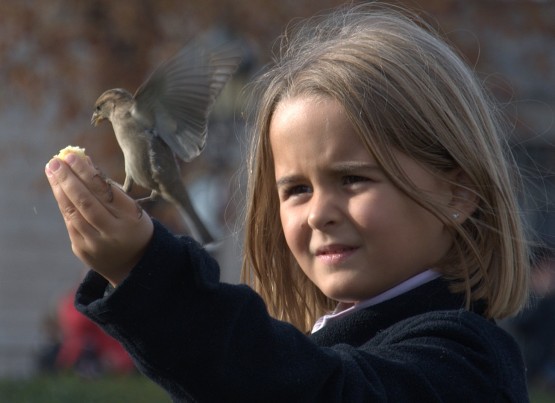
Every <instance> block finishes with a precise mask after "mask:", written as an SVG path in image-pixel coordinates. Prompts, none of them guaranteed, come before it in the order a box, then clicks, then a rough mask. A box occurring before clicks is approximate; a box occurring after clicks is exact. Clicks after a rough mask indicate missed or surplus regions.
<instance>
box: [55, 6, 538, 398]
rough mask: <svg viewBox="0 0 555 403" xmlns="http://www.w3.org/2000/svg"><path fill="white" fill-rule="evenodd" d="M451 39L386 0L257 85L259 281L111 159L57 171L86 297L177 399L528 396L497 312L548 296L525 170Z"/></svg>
mask: <svg viewBox="0 0 555 403" xmlns="http://www.w3.org/2000/svg"><path fill="white" fill-rule="evenodd" d="M430 32H431V30H430V29H429V28H427V27H425V24H424V23H423V22H422V21H419V20H417V19H416V17H410V18H409V17H407V16H405V15H404V14H401V13H399V12H398V11H396V10H394V9H391V8H385V7H377V6H368V5H367V6H357V7H353V8H351V9H350V10H339V11H336V12H334V13H332V14H331V15H328V16H325V17H323V18H319V19H315V20H310V21H308V22H306V23H305V24H303V25H301V26H300V27H299V28H298V29H297V30H296V31H295V32H294V33H293V34H288V35H287V36H285V37H284V42H283V44H282V45H283V46H282V47H283V50H282V54H281V57H280V58H279V60H278V61H277V62H276V64H275V65H274V66H273V67H272V68H271V69H269V70H268V71H267V72H266V73H265V74H263V75H262V76H261V77H260V79H259V80H258V81H257V82H256V84H257V87H256V89H255V91H254V93H255V94H258V95H259V96H258V98H256V102H257V107H258V110H257V113H256V115H255V119H254V121H253V132H254V137H253V142H252V149H251V157H250V160H249V166H248V173H249V189H248V195H247V201H248V206H247V216H246V227H245V230H246V239H245V257H244V267H243V270H244V271H243V274H244V280H245V281H246V282H247V283H249V284H250V285H251V286H253V287H254V289H255V290H256V291H257V292H258V293H256V292H254V291H253V290H252V289H251V288H249V287H248V286H246V285H228V284H223V283H220V282H219V281H218V268H217V264H216V262H215V261H214V260H213V259H212V258H211V257H210V256H209V255H208V254H207V253H206V252H205V251H204V250H203V249H202V247H201V246H199V245H198V244H197V243H196V242H194V241H193V240H192V239H190V238H188V237H176V236H174V235H172V234H170V233H169V232H168V231H167V230H166V229H164V228H163V227H162V226H161V225H160V224H159V223H157V222H155V221H153V220H151V219H150V218H149V217H148V216H147V215H146V214H144V213H142V211H141V210H140V208H139V209H138V208H137V205H136V203H135V202H134V201H133V200H132V199H130V198H129V197H128V196H127V195H125V194H124V193H123V192H122V191H121V190H120V189H119V188H117V187H116V186H111V185H110V183H109V182H106V181H105V180H104V179H102V178H103V176H102V175H101V174H99V172H98V171H97V170H96V169H95V168H94V166H93V164H92V163H91V161H90V160H84V159H81V158H79V157H77V156H75V155H69V156H68V157H67V158H66V159H65V161H61V160H59V159H53V160H51V161H50V162H49V163H48V165H47V167H46V174H47V176H48V179H49V181H50V184H51V186H52V189H53V192H54V195H55V197H56V200H57V202H58V204H59V207H60V210H61V212H62V215H63V216H64V219H65V222H66V225H67V229H68V232H69V236H70V239H71V242H72V247H73V251H74V252H75V253H76V255H77V256H78V257H79V258H81V259H82V260H83V262H84V263H85V264H87V265H89V266H90V267H91V268H92V271H91V272H90V273H89V274H88V276H87V278H86V279H85V280H84V282H83V284H82V285H81V287H80V289H79V291H78V292H77V296H76V305H77V307H78V309H80V310H81V311H82V312H83V313H85V314H86V315H87V316H89V317H90V318H91V319H93V320H94V321H96V322H97V323H99V324H100V325H101V326H102V327H103V328H104V329H105V330H106V331H107V332H108V333H110V334H111V335H112V336H114V337H115V338H116V339H118V340H119V341H120V342H121V343H122V344H123V345H124V346H125V347H126V348H127V350H128V351H129V352H130V353H131V355H132V356H133V357H134V359H135V360H136V363H137V365H138V367H139V368H140V370H141V371H143V372H144V373H145V374H146V375H148V376H149V377H150V378H151V379H153V380H154V381H155V382H157V383H159V384H160V385H161V386H162V387H164V388H165V389H166V390H167V391H168V393H169V394H170V395H171V396H172V397H173V399H174V400H175V401H192V400H197V401H201V402H230V401H241V402H246V401H254V402H261V401H279V402H324V401H326V402H327V401H345V402H347V401H348V402H362V401H372V402H381V401H384V402H385V401H390V402H438V401H446V402H455V401H464V402H501V401H511V402H523V401H528V397H527V390H526V382H525V376H524V367H523V364H522V359H521V356H520V352H519V349H518V347H517V345H516V344H515V342H514V341H513V339H512V338H511V337H510V336H509V335H508V334H506V333H505V332H504V331H503V330H501V329H500V328H499V327H497V326H496V324H495V319H498V318H503V317H506V316H508V315H511V314H514V313H516V312H517V311H518V310H519V309H520V307H521V306H522V305H523V303H524V300H525V296H526V287H527V253H526V249H525V240H524V235H523V229H522V225H521V222H520V214H519V213H518V207H517V203H516V200H515V199H516V197H515V194H514V192H515V187H514V185H515V184H514V183H513V181H512V179H511V178H512V177H513V173H512V172H511V168H510V166H511V165H512V161H511V160H510V159H508V157H507V156H506V150H505V146H504V143H503V140H502V138H501V137H502V133H500V132H499V130H500V125H499V123H498V122H497V121H496V120H495V119H494V116H495V113H494V108H493V107H492V106H491V104H490V101H489V100H488V98H487V97H486V95H485V94H484V92H483V90H482V88H481V87H480V85H479V84H478V83H477V80H476V79H475V77H474V76H473V75H472V73H471V72H470V71H469V69H468V68H467V67H466V66H465V64H464V63H463V62H462V61H461V60H460V58H459V57H457V55H456V54H455V53H454V52H453V51H452V50H451V49H450V48H449V47H448V46H447V45H446V44H445V43H444V42H442V41H441V40H440V39H438V37H437V36H435V35H434V34H432V33H430ZM109 284H111V285H112V286H113V287H115V288H113V289H112V288H111V287H107V286H108V285H109ZM107 290H108V291H107ZM260 296H261V297H262V298H260ZM268 311H269V313H268ZM311 329H312V330H311ZM309 332H311V334H310V335H307V333H309Z"/></svg>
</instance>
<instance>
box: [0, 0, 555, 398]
mask: <svg viewBox="0 0 555 403" xmlns="http://www.w3.org/2000/svg"><path fill="white" fill-rule="evenodd" d="M343 3H344V1H338V0H319V1H309V0H281V1H275V0H258V1H255V0H187V1H178V0H175V1H172V0H122V1H117V2H116V1H110V0H85V1H71V0H42V1H32V0H3V1H2V2H0V144H1V145H0V183H1V185H2V191H1V192H2V193H1V195H2V196H1V198H0V217H1V221H0V222H1V224H0V252H1V253H0V379H28V378H29V377H31V376H33V375H36V374H39V373H42V372H44V371H49V370H52V369H53V367H56V366H58V367H59V366H62V367H63V368H64V369H65V370H67V369H75V367H76V366H77V365H81V366H82V367H83V368H84V369H83V368H81V371H82V373H85V374H89V373H95V371H97V372H99V371H100V372H102V371H106V370H107V368H108V369H109V370H113V371H114V372H118V371H119V372H126V371H128V367H127V363H126V359H125V357H122V356H121V355H118V354H120V353H119V352H117V351H116V352H114V351H112V350H111V347H109V346H104V347H105V350H106V351H108V353H107V354H108V355H107V357H108V358H102V359H101V360H100V364H99V363H98V362H93V364H90V363H88V364H87V361H86V360H84V359H83V357H84V356H86V354H85V353H83V351H86V350H87V348H89V350H90V348H91V346H90V345H89V344H90V343H89V344H87V343H85V342H83V341H82V340H81V342H76V343H77V344H75V345H73V347H72V348H69V351H68V350H64V351H65V356H64V357H65V358H60V349H61V347H60V346H61V345H62V342H63V341H64V340H63V338H64V337H69V336H68V335H67V332H68V330H67V328H69V329H71V328H72V326H74V327H75V326H77V327H79V326H80V327H79V331H78V332H77V333H75V334H73V336H75V337H81V339H83V337H91V340H92V337H93V336H90V333H87V332H88V330H86V328H87V327H88V324H86V323H85V324H83V323H78V324H76V323H75V322H79V320H80V319H79V318H76V317H74V316H73V315H74V312H72V311H71V307H70V306H69V307H68V303H67V301H68V298H69V297H68V296H71V293H72V292H73V290H74V288H75V286H76V285H77V284H78V282H79V280H80V278H81V277H82V275H83V274H84V272H85V270H86V268H85V267H83V266H82V264H81V263H80V262H79V261H78V260H77V259H76V258H75V257H74V256H73V254H72V252H71V248H70V244H69V240H68V237H67V234H66V231H65V227H64V224H63V220H62V218H61V216H60V214H59V211H58V210H57V206H56V205H55V203H54V199H53V197H52V195H51V193H50V190H49V187H48V184H47V181H46V178H45V176H44V173H43V167H44V165H45V163H46V162H48V160H49V159H50V158H51V156H52V155H54V154H56V153H57V152H58V150H59V149H60V148H63V147H65V146H66V145H68V144H72V145H79V146H81V147H84V148H86V150H87V153H88V154H89V155H90V156H91V157H92V158H93V160H94V161H95V162H96V164H97V165H99V166H100V167H101V168H102V169H103V170H104V172H105V173H106V174H107V175H108V176H110V177H112V178H113V179H114V180H116V181H118V182H122V181H123V178H124V172H123V158H122V155H121V152H120V149H119V148H118V146H117V143H116V141H115V138H114V136H113V133H112V129H111V126H110V125H108V124H105V125H101V126H100V127H96V128H93V127H91V126H90V124H89V121H90V117H91V114H92V111H93V105H94V101H95V100H96V98H97V97H98V96H99V95H100V94H101V93H102V92H103V91H104V90H106V89H109V88H114V87H123V88H126V89H128V90H130V91H131V92H134V91H135V89H136V88H137V87H138V86H139V85H140V84H141V83H142V82H143V80H144V79H145V78H146V77H147V75H148V73H149V72H150V71H152V69H153V68H154V67H156V66H157V65H158V64H159V63H160V62H161V61H162V60H164V59H165V58H167V57H169V56H171V55H172V54H173V53H175V52H176V51H177V50H178V49H179V48H180V47H181V46H183V45H184V44H185V43H186V42H187V41H188V40H189V39H190V38H192V37H194V36H195V35H198V34H200V33H206V32H211V33H212V34H213V35H216V36H219V37H223V38H227V39H229V40H238V41H240V42H241V44H242V46H243V48H244V52H245V59H244V61H243V63H242V65H241V67H240V70H239V71H238V73H237V74H236V75H235V77H234V78H233V81H232V82H231V83H230V84H229V85H228V86H227V87H226V89H225V91H224V93H223V94H222V96H221V99H220V100H219V101H218V104H217V107H216V109H215V110H214V112H213V114H212V116H211V121H210V131H209V137H208V144H207V147H206V149H205V152H204V153H203V154H202V155H201V157H199V158H198V159H197V160H195V161H193V162H192V163H189V164H186V165H183V176H184V181H186V182H187V183H188V184H189V189H190V190H191V191H192V193H193V194H194V195H195V198H194V202H195V203H196V205H197V206H198V209H199V211H200V214H201V216H203V217H204V218H205V219H206V221H207V222H208V225H209V226H210V228H211V229H212V231H213V232H214V233H216V234H217V235H218V237H219V238H220V239H222V240H223V246H222V248H221V251H220V252H219V253H218V256H217V257H218V259H219V260H220V263H221V265H222V278H223V279H224V280H225V281H228V282H237V281H238V279H239V262H240V250H241V231H240V217H241V214H242V211H241V208H242V207H243V205H244V204H243V199H242V198H243V189H242V187H241V186H242V184H243V179H244V178H243V176H242V174H241V172H240V168H241V167H242V165H243V161H244V154H245V153H244V151H245V145H246V136H245V131H244V122H243V119H242V117H243V115H242V112H243V107H244V104H243V101H244V96H243V95H244V94H243V93H242V91H243V86H244V85H245V83H247V82H248V81H249V79H250V78H251V77H252V76H253V75H254V74H256V72H257V71H259V69H260V68H261V67H262V66H264V64H266V63H268V62H269V61H270V60H271V54H272V48H273V46H274V43H275V40H276V38H277V37H278V35H279V34H280V33H281V32H282V31H283V29H284V28H285V27H286V26H287V24H288V23H290V22H291V21H292V20H294V19H296V18H299V17H306V16H310V15H313V14H315V13H317V12H320V11H324V10H327V9H329V8H331V7H334V6H336V5H340V4H343ZM395 3H397V4H399V3H400V4H405V5H406V6H408V7H409V8H412V9H416V10H418V11H419V12H420V13H421V14H422V15H423V16H424V17H425V18H426V19H427V20H428V21H429V22H431V23H432V25H433V26H435V27H437V28H438V29H439V30H440V32H441V33H442V34H443V35H444V36H445V38H446V39H447V40H448V41H449V42H451V43H452V44H453V45H454V46H455V47H456V48H457V49H459V51H460V52H461V53H462V54H463V55H464V57H465V59H466V60H467V61H468V63H469V64H470V65H472V66H473V67H474V68H475V70H476V72H477V73H478V75H479V77H480V78H481V79H482V80H483V81H484V83H485V84H486V86H487V87H488V88H489V89H490V90H491V91H492V93H493V94H494V95H495V97H496V98H497V99H498V101H499V103H500V106H501V108H502V111H503V112H504V114H505V115H506V116H507V121H508V126H509V136H510V141H511V144H512V146H513V148H514V151H515V154H516V155H517V158H518V161H519V163H520V165H521V167H522V169H523V171H524V173H525V175H526V184H527V186H526V189H525V190H524V191H523V192H522V201H523V210H522V214H524V215H525V217H526V218H527V220H528V223H529V224H530V226H531V228H533V230H534V232H535V234H536V236H537V239H538V240H541V241H543V242H545V244H546V246H547V247H548V248H546V249H543V250H542V254H541V256H542V257H544V256H545V257H546V258H545V259H543V258H542V259H541V262H542V267H544V266H546V267H547V269H545V267H544V269H542V270H541V271H540V272H541V273H548V274H549V273H551V271H552V270H553V269H552V268H551V266H552V264H550V262H551V261H552V260H553V259H552V258H551V254H550V250H549V248H550V247H552V246H555V215H554V214H553V200H554V199H553V195H554V194H555V183H554V176H553V175H552V173H553V171H554V165H555V142H554V140H555V124H554V116H555V114H554V110H555V109H554V108H555V23H554V21H555V1H552V0H543V1H542V0H535V1H534V0H418V1H416V0H413V1H396V2H395ZM138 195H139V194H137V196H138ZM148 211H149V213H150V214H152V215H153V216H154V217H156V218H157V219H159V220H160V221H162V222H164V223H165V224H166V225H167V226H169V227H170V228H171V229H172V230H174V231H175V232H178V233H180V232H184V231H185V228H184V227H183V225H182V223H181V219H180V217H179V215H178V214H177V212H176V211H175V210H174V209H173V207H172V206H170V205H168V204H165V203H163V202H160V203H154V204H150V205H148ZM238 218H239V220H238ZM545 262H548V263H549V264H547V265H545V264H544V263H545ZM538 282H539V284H543V285H544V286H545V284H548V285H549V286H548V287H544V288H545V289H544V288H542V289H541V291H538V293H537V294H538V296H539V297H541V298H542V300H543V299H547V297H548V296H551V295H552V289H553V287H551V283H553V284H555V281H552V280H551V277H548V278H547V279H545V278H544V279H540V280H538ZM544 297H545V298H544ZM69 305H71V304H69ZM554 315H555V313H554ZM72 321H73V322H72ZM551 322H554V325H555V317H551ZM540 323H541V325H540V326H538V330H537V331H538V332H544V330H545V329H544V328H545V327H546V326H545V323H546V322H545V321H544V320H542V321H540ZM519 326H520V327H519ZM522 326H524V328H525V330H526V331H528V333H529V329H530V327H529V326H528V327H527V325H522V323H519V325H518V326H516V325H515V324H514V323H507V327H508V328H509V329H510V330H511V331H514V332H515V334H516V335H517V337H519V340H522V342H523V343H526V342H527V340H530V338H529V337H528V336H526V335H524V336H523V334H528V333H526V332H524V333H523V332H522V331H521V330H519V329H521V327H522ZM519 332H520V333H519ZM544 333H545V332H544ZM84 334H89V336H83V335H84ZM542 334H543V333H542ZM95 337H96V336H95ZM99 337H101V336H99ZM527 337H528V338H527ZM554 340H555V336H553V337H552V338H547V341H544V342H542V343H543V344H542V345H546V346H547V347H549V348H548V353H545V352H544V353H542V356H543V357H551V356H552V355H553V354H552V352H551V349H552V347H553V343H554ZM66 341H67V340H66ZM79 343H81V344H79ZM98 343H99V344H98V345H101V343H100V342H98ZM106 343H108V344H109V342H106ZM72 349H73V350H72ZM99 351H100V347H97V351H92V353H91V354H92V356H95V355H98V354H100V352H99ZM110 354H111V355H110ZM97 358H98V357H97ZM64 360H65V361H64ZM102 360H104V361H102ZM118 360H119V361H118ZM83 361H84V362H85V364H83V363H82V362H83ZM105 361H106V362H108V363H107V364H106V362H105ZM548 361H549V360H548ZM89 364H90V365H92V366H91V367H90V368H89V367H87V365H89ZM542 365H545V366H546V368H548V369H546V370H545V371H544V369H543V366H542ZM540 366H542V367H541V368H542V369H540V370H539V375H534V376H538V379H539V381H538V383H541V384H542V385H551V386H553V387H554V388H555V365H553V364H552V361H549V362H547V363H544V362H542V363H541V365H540ZM551 366H552V367H551ZM549 368H551V369H549ZM54 369H56V368H54ZM91 371H92V372H91ZM550 371H551V372H550ZM546 374H547V375H546ZM549 374H550V375H549ZM550 376H551V377H552V378H553V379H551V378H550ZM546 379H547V380H546ZM551 382H553V383H552V384H551ZM546 387H547V388H548V387H549V386H546ZM0 393H1V391H0ZM0 396H1V395H0Z"/></svg>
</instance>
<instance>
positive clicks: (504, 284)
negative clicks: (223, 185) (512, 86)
mask: <svg viewBox="0 0 555 403" xmlns="http://www.w3.org/2000/svg"><path fill="white" fill-rule="evenodd" d="M280 50H281V53H280V55H279V57H278V58H277V60H276V61H275V63H274V64H273V66H272V67H271V68H270V69H269V70H267V71H266V72H265V73H264V74H262V75H261V76H260V77H259V78H258V80H256V81H255V82H254V89H253V94H254V98H253V99H254V102H255V105H256V112H255V114H254V117H253V119H252V121H251V123H252V127H251V129H252V134H253V135H252V139H251V149H250V158H249V162H248V188H247V210H246V223H245V252H244V253H245V255H244V262H243V271H242V280H243V281H244V282H246V283H248V284H250V285H251V286H253V287H254V288H255V289H256V290H257V291H258V292H259V293H260V294H261V296H262V297H263V299H264V300H265V302H266V304H267V306H268V310H269V312H270V313H271V314H272V315H273V316H274V317H276V318H278V319H281V320H286V321H289V322H291V323H293V324H294V325H295V326H297V327H298V328H300V329H302V330H304V331H306V330H307V329H309V328H310V326H311V325H312V323H313V322H314V320H315V319H316V318H317V317H318V316H320V315H322V314H323V313H325V312H326V311H328V310H330V309H331V308H332V307H333V305H334V301H331V300H329V299H328V298H327V297H325V296H324V295H323V294H322V292H321V291H320V290H319V289H318V288H317V287H316V286H315V285H314V284H312V283H311V282H310V281H309V280H308V278H307V277H306V276H305V275H304V273H303V272H302V270H301V269H300V268H299V266H298V264H297V263H296V262H295V260H294V259H293V257H292V255H291V253H290V251H289V249H288V247H287V245H286V242H285V238H284V235H283V231H282V228H281V223H280V218H279V201H278V197H277V190H276V185H275V176H274V165H273V158H272V150H271V148H270V142H269V125H270V121H271V119H272V115H273V113H274V111H275V108H276V106H277V104H278V103H279V102H280V101H281V100H283V99H285V98H287V97H293V96H297V95H324V96H327V97H331V98H332V99H334V100H336V101H338V102H339V103H340V104H341V105H342V106H343V108H344V109H345V111H346V113H347V116H348V117H349V120H350V121H351V123H352V125H353V127H354V129H355V131H356V132H357V133H358V135H359V136H360V137H361V139H362V141H363V142H364V144H365V145H366V146H367V148H368V151H369V152H371V153H372V155H373V157H374V158H375V159H376V160H377V162H378V163H379V164H380V165H381V166H382V167H383V168H384V171H385V172H387V173H388V175H389V176H390V179H391V180H392V181H393V182H394V183H395V184H396V185H397V186H398V187H399V188H400V189H401V190H402V191H404V192H405V193H406V194H407V195H408V196H409V197H411V198H413V199H414V200H415V201H417V202H418V203H420V204H421V205H422V206H424V207H425V208H427V209H428V210H430V211H431V212H433V213H434V214H436V215H437V216H438V217H440V218H441V219H442V220H444V221H445V222H449V223H450V226H452V228H453V232H454V234H453V238H454V242H453V247H452V250H451V251H450V253H449V254H448V256H447V258H446V260H445V262H444V264H443V265H442V266H441V270H442V274H443V276H444V277H445V278H447V279H450V280H452V281H451V284H452V285H451V287H452V291H453V292H461V293H465V295H466V300H467V306H469V305H470V304H471V302H472V301H476V300H484V301H485V302H486V305H487V311H486V316H487V317H490V318H503V317H505V316H509V315H511V314H514V313H515V312H517V311H518V310H519V309H520V308H521V306H522V305H523V303H524V301H525V298H526V295H527V278H528V257H527V247H526V242H525V236H524V230H523V224H522V223H521V218H520V217H521V215H520V214H519V211H518V205H517V201H516V195H515V186H517V185H518V184H517V183H515V181H514V180H513V178H516V177H517V175H515V172H514V171H513V169H514V167H515V164H514V161H513V160H512V159H511V157H510V154H509V153H508V147H507V146H506V144H505V143H506V141H505V140H504V139H503V138H502V132H501V130H500V128H501V124H500V123H499V121H498V119H497V117H496V116H497V112H496V109H495V107H494V104H493V103H492V102H491V101H490V98H489V97H488V96H487V94H486V93H485V91H484V89H483V88H482V86H481V85H480V84H479V83H478V81H477V79H476V77H475V75H474V74H473V73H472V71H471V70H470V69H469V68H468V67H467V66H466V64H465V63H464V62H463V61H462V60H461V58H460V57H459V56H457V54H456V53H455V52H454V51H453V50H452V49H451V48H450V47H449V46H448V45H447V44H446V43H445V42H444V41H443V40H441V39H439V35H437V34H435V33H434V32H433V30H432V29H431V28H430V27H429V26H427V25H426V24H425V23H424V22H423V21H422V20H420V19H419V18H418V17H416V16H414V15H409V14H408V13H407V12H405V11H401V10H399V9H397V8H393V7H386V6H383V5H380V6H377V5H375V4H373V5H372V4H370V5H361V6H356V7H352V8H346V9H339V10H336V11H335V12H333V13H332V14H330V15H327V16H319V17H315V18H313V19H312V20H310V21H307V22H305V23H303V24H300V25H297V26H296V27H295V28H294V29H292V30H291V32H287V33H286V34H285V35H284V36H283V37H282V40H281V47H280ZM392 149H397V150H399V151H402V152H403V153H405V154H407V155H408V156H410V157H412V158H413V159H415V160H417V161H419V162H421V163H423V164H424V165H425V166H428V167H430V168H431V169H432V170H435V171H440V172H447V171H450V170H452V169H456V168H458V169H461V170H462V171H463V172H465V173H466V175H467V176H468V178H469V180H470V182H471V184H472V185H471V186H470V187H469V190H470V191H472V192H474V193H475V195H476V197H477V199H478V207H477V209H476V211H475V212H474V213H473V214H472V216H471V217H470V218H469V219H467V220H466V221H465V222H464V223H463V224H462V225H457V224H456V223H455V222H454V221H453V220H452V219H451V218H450V217H449V216H448V214H446V212H445V209H444V208H443V209H442V208H441V207H440V206H436V205H434V204H433V202H432V200H430V199H428V198H426V197H425V195H424V194H423V193H422V192H421V191H419V189H417V188H416V187H415V186H413V185H412V184H411V183H410V182H409V181H408V180H407V179H406V178H405V177H404V176H403V175H402V172H401V170H400V168H399V167H398V166H397V164H396V160H395V158H393V155H392Z"/></svg>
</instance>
